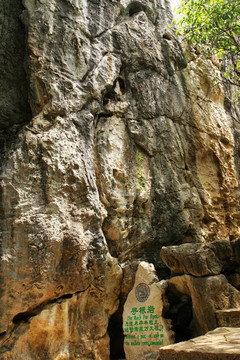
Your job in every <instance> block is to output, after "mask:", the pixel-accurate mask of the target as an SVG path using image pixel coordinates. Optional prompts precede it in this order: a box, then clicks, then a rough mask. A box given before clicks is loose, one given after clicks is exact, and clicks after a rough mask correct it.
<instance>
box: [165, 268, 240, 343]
mask: <svg viewBox="0 0 240 360" xmlns="http://www.w3.org/2000/svg"><path fill="white" fill-rule="evenodd" d="M168 285H169V291H171V292H173V293H175V294H177V293H178V294H179V296H181V294H186V295H188V296H190V297H191V299H192V308H193V320H192V324H191V328H192V334H193V335H194V336H199V335H202V334H205V333H206V332H208V331H210V330H213V329H214V328H216V327H217V322H216V316H215V312H216V311H217V310H222V309H230V308H237V307H239V306H240V293H239V291H238V290H237V289H236V288H234V287H233V286H232V285H230V284H229V283H228V281H227V279H226V277H225V276H224V275H222V274H221V275H216V276H206V277H203V278H196V277H193V276H190V275H183V276H176V277H173V278H171V279H170V280H168Z"/></svg>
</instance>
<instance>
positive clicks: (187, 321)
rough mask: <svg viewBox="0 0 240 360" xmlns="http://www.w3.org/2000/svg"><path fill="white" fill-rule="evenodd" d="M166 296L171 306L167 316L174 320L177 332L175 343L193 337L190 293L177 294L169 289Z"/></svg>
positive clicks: (173, 328) (173, 325)
mask: <svg viewBox="0 0 240 360" xmlns="http://www.w3.org/2000/svg"><path fill="white" fill-rule="evenodd" d="M166 296H167V298H168V301H169V303H170V308H169V310H168V312H167V313H166V314H165V317H166V318H169V319H171V320H172V330H173V331H174V332H175V343H178V342H180V341H186V340H189V339H191V338H192V329H191V324H192V319H193V311H192V299H191V297H190V296H188V295H180V296H177V295H175V294H173V293H170V292H169V291H167V293H166Z"/></svg>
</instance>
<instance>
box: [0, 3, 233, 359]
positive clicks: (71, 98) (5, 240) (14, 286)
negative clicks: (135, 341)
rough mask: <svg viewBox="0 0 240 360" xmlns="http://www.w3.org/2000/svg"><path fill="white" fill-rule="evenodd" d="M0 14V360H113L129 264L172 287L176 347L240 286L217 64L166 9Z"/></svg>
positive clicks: (38, 9) (12, 8)
mask: <svg viewBox="0 0 240 360" xmlns="http://www.w3.org/2000/svg"><path fill="white" fill-rule="evenodd" d="M1 9H2V11H1V31H2V42H1V44H0V55H1V56H0V61H1V63H0V75H1V79H0V83H1V90H0V92H1V100H0V107H1V113H0V127H1V129H2V130H1V133H0V141H1V143H0V150H1V160H0V161H1V163H0V169H1V172H0V181H1V184H0V257H1V262H0V282H1V289H0V318H1V321H0V358H1V359H2V360H9V359H17V360H26V359H28V360H43V359H48V360H73V359H74V360H75V359H81V360H109V359H110V358H111V359H114V358H115V359H120V358H124V356H125V355H124V349H123V329H122V313H123V306H124V303H125V301H126V299H127V296H128V294H129V292H130V291H131V290H132V288H133V286H134V280H135V274H136V271H137V267H138V265H139V263H140V262H141V261H146V262H148V263H152V264H153V265H154V267H155V269H156V273H157V276H158V279H159V281H161V280H162V279H169V281H168V283H169V286H168V289H167V291H166V296H168V298H169V302H170V309H169V317H170V318H171V319H172V320H173V329H174V331H175V332H176V339H177V341H178V340H186V339H187V338H190V337H193V336H195V335H199V334H203V333H205V332H207V331H209V330H212V329H213V328H214V327H216V326H217V322H216V318H215V311H220V310H223V309H229V308H232V307H233V308H238V307H239V288H240V267H239V264H240V260H239V251H238V250H239V243H240V242H239V240H238V239H239V238H240V230H239V229H240V226H239V225H240V224H239V220H240V215H239V194H240V193H239V164H240V160H239V154H240V143H239V133H240V123H239V116H238V110H237V107H236V104H235V103H234V102H232V101H231V94H230V90H229V92H228V93H227V94H226V92H225V89H224V86H223V84H222V82H221V77H220V72H219V68H218V64H217V62H216V61H215V62H213V61H212V60H211V59H207V60H206V61H204V62H203V61H202V59H201V58H200V57H199V54H196V53H195V51H194V50H190V49H189V48H187V47H186V46H185V45H184V47H183V45H182V44H181V43H180V41H179V39H178V38H177V37H176V35H175V32H174V29H173V28H169V26H168V24H169V23H170V22H171V19H172V13H171V10H170V5H169V2H168V1H167V0H156V1H148V0H138V1H133V0H120V1H110V0H86V1H85V0H77V1H76V0H49V1H43V0H24V1H23V3H21V2H20V1H17V0H11V1H10V0H9V1H8V2H4V1H1V0H0V10H1ZM20 19H21V20H20ZM216 72H217V73H218V75H219V82H218V83H217V84H214V86H213V84H212V82H211V79H212V78H213V77H214V76H216V75H215V73H216ZM163 247H164V248H163ZM161 249H163V250H162V252H161V254H162V255H163V256H162V258H161V257H160V251H161ZM179 249H180V250H179ZM185 259H187V260H186V261H185ZM193 265H194V266H193ZM195 265H198V266H197V267H196V266H195ZM175 275H176V276H175ZM222 295H223V296H222ZM210 300H211V301H210ZM209 304H210V305H209ZM205 309H207V312H206V315H204V316H202V313H203V312H204V311H205ZM181 314H183V315H184V316H182V320H181ZM207 314H208V315H209V316H207ZM205 320H206V321H205ZM186 324H187V326H185V325H186ZM224 326H225V325H224ZM183 328H185V329H186V332H184V331H183ZM181 334H182V335H183V338H181ZM119 339H120V340H119ZM110 350H111V353H110Z"/></svg>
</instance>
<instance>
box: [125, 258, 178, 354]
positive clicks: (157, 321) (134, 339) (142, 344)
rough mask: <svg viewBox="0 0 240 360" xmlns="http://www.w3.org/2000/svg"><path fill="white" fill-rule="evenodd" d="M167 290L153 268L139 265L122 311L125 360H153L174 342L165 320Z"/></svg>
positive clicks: (150, 265) (143, 263) (164, 283)
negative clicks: (165, 346)
mask: <svg viewBox="0 0 240 360" xmlns="http://www.w3.org/2000/svg"><path fill="white" fill-rule="evenodd" d="M166 287H167V283H166V281H162V282H159V280H158V278H157V276H156V272H155V269H154V266H153V264H149V263H146V262H141V263H140V264H139V266H138V270H137V272H136V278H135V283H134V287H133V289H132V290H131V291H130V293H129V295H128V297H127V300H126V302H125V304H124V311H123V327H124V335H125V339H124V350H125V355H126V359H127V360H135V359H139V360H145V359H148V358H149V359H150V358H151V359H156V358H157V356H158V349H159V347H160V346H164V345H169V344H172V343H173V342H174V333H173V332H172V331H171V323H170V320H169V319H166V318H164V312H166V308H167V306H168V302H167V300H166V297H165V292H166Z"/></svg>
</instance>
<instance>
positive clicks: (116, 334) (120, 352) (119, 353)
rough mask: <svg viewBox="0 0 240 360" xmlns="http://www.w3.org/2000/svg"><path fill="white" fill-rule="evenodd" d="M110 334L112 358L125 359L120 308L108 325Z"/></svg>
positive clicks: (113, 359)
mask: <svg viewBox="0 0 240 360" xmlns="http://www.w3.org/2000/svg"><path fill="white" fill-rule="evenodd" d="M108 334H109V336H110V360H124V359H125V354H124V348H123V341H124V335H123V327H122V310H121V309H118V310H117V311H116V312H115V313H114V314H113V315H112V316H111V318H110V321H109V325H108Z"/></svg>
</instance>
